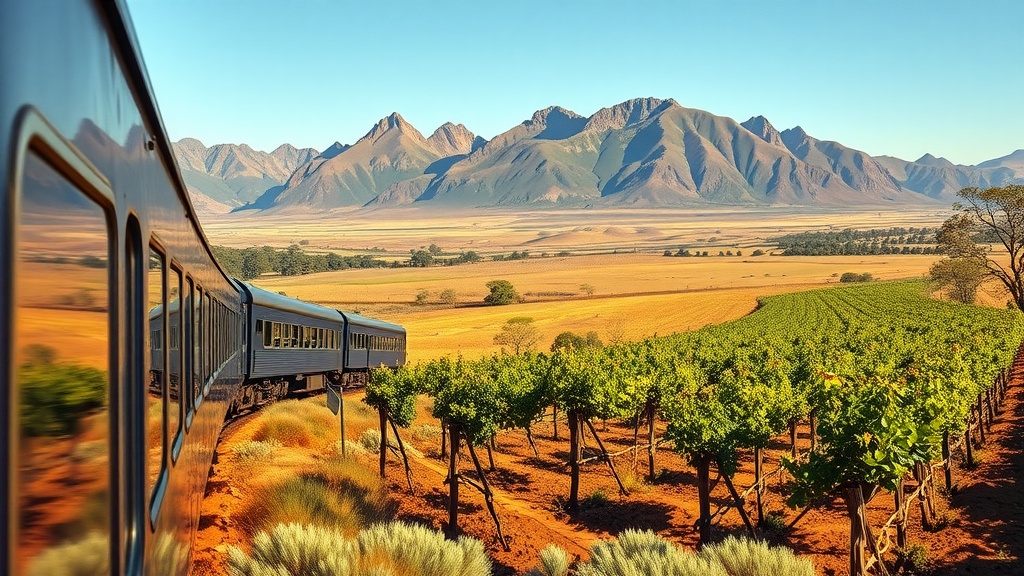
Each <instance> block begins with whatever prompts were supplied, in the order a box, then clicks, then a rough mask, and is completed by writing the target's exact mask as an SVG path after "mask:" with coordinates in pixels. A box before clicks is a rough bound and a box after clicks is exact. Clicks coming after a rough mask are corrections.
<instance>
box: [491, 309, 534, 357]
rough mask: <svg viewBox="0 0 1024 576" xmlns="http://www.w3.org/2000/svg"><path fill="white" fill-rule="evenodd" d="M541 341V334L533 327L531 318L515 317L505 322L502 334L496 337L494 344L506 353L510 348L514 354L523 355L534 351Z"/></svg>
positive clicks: (499, 333)
mask: <svg viewBox="0 0 1024 576" xmlns="http://www.w3.org/2000/svg"><path fill="white" fill-rule="evenodd" d="M538 340H540V332H538V331H537V327H536V326H534V325H533V318H530V317H529V316H515V317H513V318H509V319H508V320H506V321H505V324H504V325H502V327H501V332H498V333H497V334H495V335H494V343H495V344H497V345H498V346H501V349H502V350H503V351H504V350H505V349H506V348H508V350H509V351H511V352H512V353H513V354H516V355H518V354H521V353H523V352H527V351H529V350H532V349H533V347H534V345H536V344H537V341H538Z"/></svg>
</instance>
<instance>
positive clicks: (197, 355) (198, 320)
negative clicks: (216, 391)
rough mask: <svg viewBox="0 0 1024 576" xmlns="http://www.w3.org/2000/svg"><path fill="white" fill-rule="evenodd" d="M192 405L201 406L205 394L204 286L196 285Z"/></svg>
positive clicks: (193, 312)
mask: <svg viewBox="0 0 1024 576" xmlns="http://www.w3.org/2000/svg"><path fill="white" fill-rule="evenodd" d="M192 317H193V322H192V405H193V406H194V407H197V408H198V407H199V398H200V397H201V396H202V394H203V287H202V286H196V292H195V298H193V299H192Z"/></svg>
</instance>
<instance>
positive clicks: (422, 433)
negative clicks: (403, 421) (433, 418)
mask: <svg viewBox="0 0 1024 576" xmlns="http://www.w3.org/2000/svg"><path fill="white" fill-rule="evenodd" d="M411 432H412V438H413V439H414V440H419V441H421V442H433V441H435V440H440V439H441V427H440V426H434V425H433V424H419V425H417V426H413V427H412V429H411Z"/></svg>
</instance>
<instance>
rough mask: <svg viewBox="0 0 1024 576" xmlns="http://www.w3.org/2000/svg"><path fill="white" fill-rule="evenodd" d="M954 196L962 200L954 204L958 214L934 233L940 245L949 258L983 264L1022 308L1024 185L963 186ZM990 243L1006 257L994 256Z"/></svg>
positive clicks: (1023, 294)
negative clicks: (1001, 249) (998, 246)
mask: <svg viewBox="0 0 1024 576" xmlns="http://www.w3.org/2000/svg"><path fill="white" fill-rule="evenodd" d="M957 195H958V196H960V197H961V198H963V201H962V202H957V203H956V204H954V205H953V208H954V209H956V210H957V214H956V215H954V216H952V217H950V218H949V219H948V220H946V221H945V222H944V223H943V224H942V228H941V229H940V230H939V232H938V234H937V235H936V239H937V240H938V242H939V247H940V248H941V249H942V251H943V252H945V254H946V255H947V256H949V257H950V258H966V259H970V260H974V261H975V262H977V263H978V264H979V265H981V266H983V267H984V268H985V269H986V270H987V271H988V273H989V274H990V275H992V276H995V277H996V278H998V279H999V281H1000V282H1002V283H1003V285H1004V286H1005V287H1006V289H1007V290H1009V292H1010V295H1011V296H1012V297H1013V301H1014V303H1015V304H1016V305H1017V307H1018V308H1022V309H1024V185H1019V184H1011V185H1008V186H1003V187H993V188H986V189H984V190H982V189H980V188H964V189H962V190H960V192H958V193H957ZM978 232H981V234H978ZM983 244H987V245H983ZM993 244H998V245H1001V246H1002V247H1003V248H1005V249H1006V252H1007V256H1008V258H1005V259H1004V258H1002V257H999V258H993V257H992V245H993Z"/></svg>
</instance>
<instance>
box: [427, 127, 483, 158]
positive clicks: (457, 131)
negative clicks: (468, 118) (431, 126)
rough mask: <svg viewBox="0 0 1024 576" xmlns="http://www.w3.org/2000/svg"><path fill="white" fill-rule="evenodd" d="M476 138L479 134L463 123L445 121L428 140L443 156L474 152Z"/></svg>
mask: <svg viewBox="0 0 1024 576" xmlns="http://www.w3.org/2000/svg"><path fill="white" fill-rule="evenodd" d="M476 139H477V136H476V135H475V134H473V133H472V132H470V131H469V129H468V128H466V127H465V126H463V125H462V124H452V123H451V122H445V123H444V124H442V125H441V126H439V127H438V128H437V130H434V133H433V134H431V135H430V137H429V138H427V142H428V143H429V144H430V145H431V147H433V148H434V150H437V153H438V154H440V155H441V156H454V155H456V154H469V153H470V152H472V151H473V150H474V148H475V146H474V143H475V141H476Z"/></svg>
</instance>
